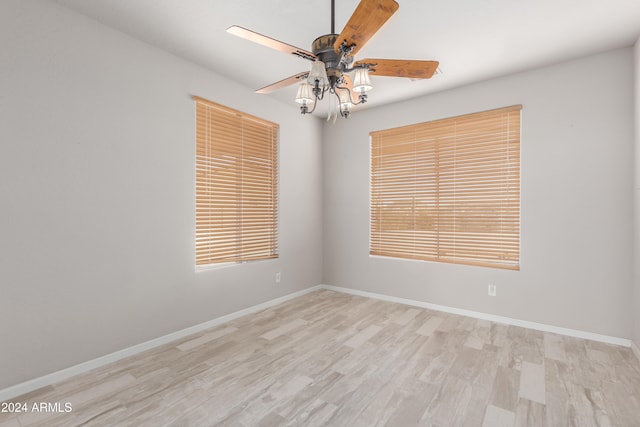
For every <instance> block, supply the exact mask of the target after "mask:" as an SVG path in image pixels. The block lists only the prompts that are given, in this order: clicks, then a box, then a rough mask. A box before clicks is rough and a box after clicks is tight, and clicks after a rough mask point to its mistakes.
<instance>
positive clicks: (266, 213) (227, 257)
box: [194, 97, 278, 266]
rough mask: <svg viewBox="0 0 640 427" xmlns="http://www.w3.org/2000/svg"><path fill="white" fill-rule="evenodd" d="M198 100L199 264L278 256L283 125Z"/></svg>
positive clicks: (197, 216) (197, 247)
mask: <svg viewBox="0 0 640 427" xmlns="http://www.w3.org/2000/svg"><path fill="white" fill-rule="evenodd" d="M194 99H195V103H196V266H204V265H208V264H216V263H224V262H241V261H249V260H258V259H267V258H277V256H278V238H277V233H278V161H277V159H278V154H277V148H278V125H277V124H275V123H271V122H268V121H266V120H262V119H259V118H257V117H253V116H250V115H248V114H245V113H242V112H240V111H236V110H232V109H230V108H227V107H224V106H222V105H219V104H216V103H213V102H210V101H207V100H205V99H202V98H198V97H194Z"/></svg>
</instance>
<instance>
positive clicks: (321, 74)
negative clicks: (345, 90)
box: [307, 61, 329, 87]
mask: <svg viewBox="0 0 640 427" xmlns="http://www.w3.org/2000/svg"><path fill="white" fill-rule="evenodd" d="M316 80H318V85H319V86H320V87H327V86H328V85H329V78H328V77H327V70H326V69H325V66H324V62H322V61H314V62H313V64H311V71H310V72H309V77H307V83H309V84H310V85H311V86H315V84H316Z"/></svg>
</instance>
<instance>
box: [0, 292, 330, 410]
mask: <svg viewBox="0 0 640 427" xmlns="http://www.w3.org/2000/svg"><path fill="white" fill-rule="evenodd" d="M319 289H322V287H321V286H314V287H311V288H307V289H303V290H301V291H298V292H294V293H291V294H288V295H285V296H283V297H280V298H276V299H272V300H270V301H267V302H264V303H262V304H258V305H254V306H252V307H249V308H245V309H243V310H239V311H236V312H233V313H230V314H227V315H224V316H221V317H218V318H216V319H213V320H209V321H207V322H204V323H200V324H199V325H195V326H191V327H188V328H186V329H182V330H180V331H177V332H173V333H170V334H168V335H164V336H161V337H158V338H154V339H152V340H149V341H146V342H143V343H141V344H137V345H134V346H132V347H128V348H125V349H122V350H119V351H116V352H114V353H110V354H107V355H105V356H102V357H98V358H96V359H93V360H89V361H87V362H83V363H80V364H78V365H75V366H71V367H69V368H66V369H62V370H60V371H57V372H53V373H51V374H47V375H44V376H42V377H38V378H34V379H32V380H29V381H25V382H23V383H20V384H16V385H14V386H11V387H8V388H5V389H3V390H0V402H5V401H7V400H9V399H12V398H14V397H17V396H21V395H23V394H25V393H29V392H31V391H34V390H37V389H39V388H42V387H46V386H48V385H51V384H54V383H57V382H60V381H63V380H65V379H67V378H70V377H72V376H74V375H78V374H81V373H83V372H87V371H90V370H92V369H95V368H99V367H101V366H104V365H107V364H109V363H113V362H116V361H118V360H121V359H124V358H125V357H129V356H133V355H135V354H138V353H141V352H143V351H146V350H150V349H152V348H155V347H158V346H161V345H163V344H167V343H170V342H172V341H176V340H178V339H180V338H184V337H186V336H189V335H192V334H195V333H197V332H200V331H203V330H205V329H209V328H212V327H214V326H218V325H220V324H222V323H225V322H228V321H230V320H233V319H237V318H238V317H242V316H246V315H247V314H252V313H256V312H258V311H261V310H264V309H266V308H269V307H273V306H274V305H278V304H281V303H283V302H285V301H288V300H290V299H293V298H297V297H299V296H302V295H305V294H308V293H310V292H313V291H317V290H319Z"/></svg>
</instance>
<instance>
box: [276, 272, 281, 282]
mask: <svg viewBox="0 0 640 427" xmlns="http://www.w3.org/2000/svg"><path fill="white" fill-rule="evenodd" d="M276 283H280V273H276Z"/></svg>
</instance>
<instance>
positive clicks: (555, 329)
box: [320, 285, 639, 355]
mask: <svg viewBox="0 0 640 427" xmlns="http://www.w3.org/2000/svg"><path fill="white" fill-rule="evenodd" d="M320 288H321V289H328V290H331V291H336V292H342V293H345V294H351V295H359V296H363V297H368V298H374V299H379V300H383V301H390V302H397V303H400V304H406V305H412V306H415V307H422V308H428V309H431V310H436V311H442V312H445V313H452V314H459V315H461V316H467V317H473V318H476V319H482V320H489V321H491V322H496V323H504V324H507V325H514V326H520V327H523V328H528V329H535V330H538V331H543V332H552V333H554V334H560V335H566V336H570V337H576V338H583V339H587V340H592V341H599V342H604V343H607V344H614V345H619V346H623V347H631V340H628V339H625V338H618V337H611V336H608V335H600V334H596V333H593V332H585V331H579V330H576V329H568V328H561V327H559V326H553V325H546V324H544V323H537V322H530V321H528V320H520V319H512V318H510V317H504V316H497V315H495V314H488V313H482V312H479V311H471V310H464V309H461V308H455V307H448V306H444V305H437V304H431V303H428V302H423V301H417V300H412V299H406V298H398V297H392V296H389V295H383V294H377V293H374V292H367V291H360V290H357V289H349V288H342V287H339V286H332V285H320ZM638 354H639V353H636V355H638Z"/></svg>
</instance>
